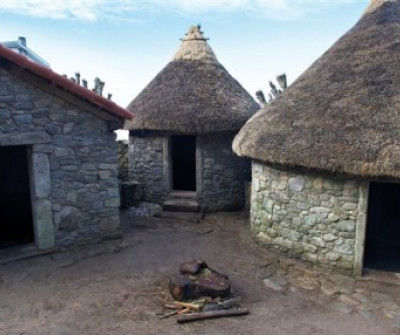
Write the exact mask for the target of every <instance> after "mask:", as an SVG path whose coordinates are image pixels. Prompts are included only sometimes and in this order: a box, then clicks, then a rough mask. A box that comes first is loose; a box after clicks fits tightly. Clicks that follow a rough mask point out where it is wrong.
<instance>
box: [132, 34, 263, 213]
mask: <svg viewBox="0 0 400 335" xmlns="http://www.w3.org/2000/svg"><path fill="white" fill-rule="evenodd" d="M128 109H129V110H131V111H135V118H134V119H132V120H131V121H129V122H126V123H125V129H128V130H129V152H128V156H129V174H130V180H131V181H134V182H135V183H138V184H140V186H141V189H142V198H143V200H145V201H149V202H156V203H162V202H163V201H165V200H167V201H168V200H170V198H175V197H178V198H183V199H184V200H185V199H186V200H189V199H190V200H192V204H194V207H197V208H198V209H199V210H200V209H201V210H203V211H205V212H213V211H218V210H234V209H239V208H241V207H243V205H244V180H245V179H246V175H248V179H249V178H250V162H249V160H247V159H243V158H239V157H237V156H236V155H235V154H234V153H233V151H232V141H233V138H234V136H235V135H236V133H237V132H238V131H239V129H240V128H241V127H242V126H243V124H244V123H245V122H246V121H247V120H248V119H249V118H250V117H251V116H252V115H253V114H254V112H255V111H256V110H258V109H259V106H258V104H257V103H256V102H255V101H254V99H253V98H252V97H251V96H250V95H249V94H248V93H247V92H246V91H245V90H244V88H243V87H242V86H241V85H240V84H239V83H238V82H237V81H236V80H235V79H234V78H233V77H232V76H231V75H230V74H229V73H228V72H227V70H225V68H224V67H223V66H222V65H221V64H220V63H219V62H218V60H217V58H216V56H215V54H214V52H213V51H212V49H211V48H210V46H209V45H208V43H207V39H206V38H204V36H203V33H202V31H201V30H200V27H199V26H192V27H190V29H189V32H188V33H187V34H186V36H185V37H184V38H183V39H182V44H181V46H180V48H179V49H178V51H177V53H176V54H175V56H174V57H173V59H172V61H171V62H169V63H168V64H167V66H166V67H165V68H164V69H163V70H162V71H161V72H160V73H159V74H158V75H157V76H156V77H155V78H154V79H153V80H152V81H151V82H150V83H149V84H148V86H147V87H146V88H145V89H144V90H143V91H142V92H141V93H140V94H139V95H138V96H137V97H136V98H135V99H134V100H133V101H132V102H131V103H130V104H129V106H128Z"/></svg>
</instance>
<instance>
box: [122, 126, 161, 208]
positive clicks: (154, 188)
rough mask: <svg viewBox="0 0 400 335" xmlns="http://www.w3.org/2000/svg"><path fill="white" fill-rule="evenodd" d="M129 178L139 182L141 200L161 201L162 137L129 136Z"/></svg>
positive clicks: (149, 135) (148, 135)
mask: <svg viewBox="0 0 400 335" xmlns="http://www.w3.org/2000/svg"><path fill="white" fill-rule="evenodd" d="M128 155H129V179H130V181H131V182H135V183H137V184H141V185H142V187H141V189H142V197H143V200H145V201H148V202H155V203H161V202H162V200H163V196H164V194H165V191H164V177H163V137H160V136H155V135H151V134H147V135H143V136H132V135H130V136H129V153H128Z"/></svg>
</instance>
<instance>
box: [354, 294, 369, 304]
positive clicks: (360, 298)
mask: <svg viewBox="0 0 400 335" xmlns="http://www.w3.org/2000/svg"><path fill="white" fill-rule="evenodd" d="M352 298H354V299H356V300H358V301H360V302H364V303H365V302H370V301H371V299H370V298H369V297H368V296H367V295H366V294H365V293H354V294H353V295H352Z"/></svg>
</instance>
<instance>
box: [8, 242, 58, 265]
mask: <svg viewBox="0 0 400 335" xmlns="http://www.w3.org/2000/svg"><path fill="white" fill-rule="evenodd" d="M54 251H56V249H55V248H51V249H46V250H38V249H37V248H36V246H35V244H34V243H29V244H22V245H17V246H14V247H9V248H4V249H0V265H2V264H7V263H11V262H15V261H20V260H23V259H28V258H33V257H37V256H42V255H46V254H50V253H52V252H54Z"/></svg>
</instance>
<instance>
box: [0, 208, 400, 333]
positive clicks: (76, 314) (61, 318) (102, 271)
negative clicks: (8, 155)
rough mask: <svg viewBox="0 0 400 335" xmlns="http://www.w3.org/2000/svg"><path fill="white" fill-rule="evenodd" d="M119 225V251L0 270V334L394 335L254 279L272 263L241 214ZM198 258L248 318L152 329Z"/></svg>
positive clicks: (384, 324)
mask: <svg viewBox="0 0 400 335" xmlns="http://www.w3.org/2000/svg"><path fill="white" fill-rule="evenodd" d="M124 217H125V219H124V229H125V233H124V241H123V242H122V243H121V242H110V243H106V244H103V245H101V246H99V245H97V246H91V247H89V248H86V249H84V250H78V251H69V252H65V253H61V254H60V253H59V254H55V255H47V256H42V257H38V258H35V259H30V260H25V261H19V262H15V263H13V264H8V265H3V266H0V334H2V335H3V334H7V335H14V334H15V335H22V334H29V335H35V334H38V335H39V334H40V335H47V334H49V335H50V334H51V335H59V334H60V335H61V334H93V335H94V334H96V335H100V334H135V335H136V334H137V335H141V334H143V335H144V334H146V335H147V334H174V335H176V334H203V335H205V334H209V335H211V334H242V335H243V334H269V335H274V334H298V335H302V334H304V335H305V334H307V335H310V334H323V335H328V334H332V335H333V334H335V335H339V334H349V335H350V334H351V335H354V334H364V335H368V334H371V335H376V334H399V332H398V329H395V328H392V324H391V323H390V322H389V321H387V320H385V319H383V318H363V317H362V315H360V314H359V313H354V312H352V313H350V314H349V313H347V312H346V313H345V312H343V311H340V310H337V309H335V308H333V303H332V302H331V300H330V299H329V298H328V297H327V296H325V295H323V294H322V293H320V292H319V291H318V290H303V289H301V288H296V287H295V286H291V287H289V288H288V289H286V290H284V291H275V290H272V289H269V288H267V287H266V286H265V285H264V283H263V281H262V278H260V269H262V268H263V266H264V264H265V262H266V260H268V259H269V258H270V255H269V254H268V251H266V250H264V249H262V248H260V247H259V246H257V245H256V244H254V242H253V241H252V240H251V238H250V237H249V234H248V220H247V219H246V218H244V217H243V214H241V213H223V214H214V215H210V216H207V217H206V219H205V220H204V221H202V222H201V223H200V224H194V223H190V222H174V221H171V220H165V219H164V220H161V219H147V220H143V219H136V220H133V219H132V218H129V217H127V215H126V214H125V216H124ZM115 243H117V244H115ZM122 247H123V248H122ZM121 248H122V249H121ZM116 249H120V250H118V251H116ZM195 258H202V259H204V260H206V261H207V263H208V264H209V266H211V267H213V268H215V269H217V270H219V271H220V272H223V273H226V274H228V275H229V276H230V278H231V280H232V284H233V291H234V294H235V295H240V296H241V297H242V306H243V307H246V308H248V309H249V310H250V311H251V314H250V315H249V316H246V317H235V318H224V319H216V320H207V321H200V322H195V323H188V324H184V325H178V324H177V323H176V319H175V318H174V317H170V318H167V319H163V320H160V319H159V314H162V313H165V312H166V311H165V310H164V309H163V307H162V304H163V302H164V301H167V300H169V299H171V298H170V297H169V293H168V290H167V287H168V278H169V276H170V275H171V274H174V273H176V272H177V271H178V270H177V269H178V265H179V264H180V263H182V262H184V261H187V260H191V259H195Z"/></svg>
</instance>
